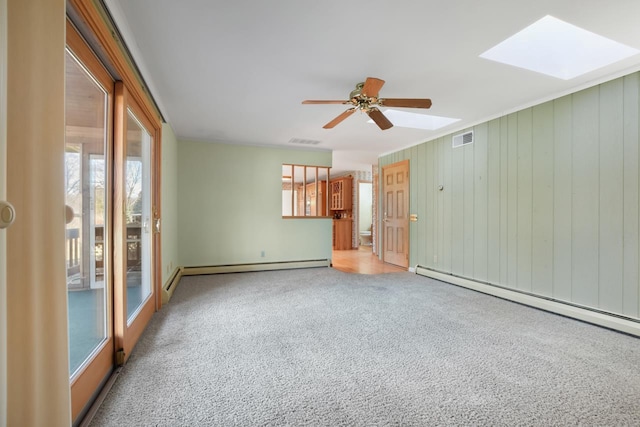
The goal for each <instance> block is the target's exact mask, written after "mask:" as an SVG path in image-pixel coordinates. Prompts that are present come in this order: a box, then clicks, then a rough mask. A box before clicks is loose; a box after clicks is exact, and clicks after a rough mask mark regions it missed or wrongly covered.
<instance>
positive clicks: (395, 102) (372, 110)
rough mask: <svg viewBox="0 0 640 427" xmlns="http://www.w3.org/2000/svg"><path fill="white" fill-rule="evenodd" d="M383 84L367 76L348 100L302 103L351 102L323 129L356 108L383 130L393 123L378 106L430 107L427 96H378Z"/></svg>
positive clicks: (330, 126)
mask: <svg viewBox="0 0 640 427" xmlns="http://www.w3.org/2000/svg"><path fill="white" fill-rule="evenodd" d="M383 85H384V80H381V79H377V78H375V77H367V80H366V81H364V82H361V83H358V84H357V85H356V88H355V89H354V90H352V91H351V93H350V94H349V100H347V101H337V100H306V101H302V103H303V104H347V105H348V104H352V105H353V107H351V108H349V109H347V110H346V111H344V112H343V113H342V114H340V115H339V116H338V117H336V118H335V119H333V120H331V121H330V122H329V123H327V124H326V125H324V126H323V128H324V129H331V128H333V127H335V126H336V125H337V124H339V123H340V122H342V121H343V120H344V119H346V118H347V117H349V116H350V115H351V114H353V113H354V112H355V111H356V110H360V111H364V112H365V113H367V114H368V115H369V117H370V118H371V120H373V121H374V122H375V123H376V124H377V125H378V127H379V128H380V129H382V130H385V129H389V128H391V127H393V123H391V122H390V121H389V119H387V118H386V117H385V115H384V114H383V113H382V111H380V109H379V108H378V107H400V108H430V107H431V100H430V99H427V98H422V99H421V98H411V99H408V98H378V92H380V89H381V88H382V86H383Z"/></svg>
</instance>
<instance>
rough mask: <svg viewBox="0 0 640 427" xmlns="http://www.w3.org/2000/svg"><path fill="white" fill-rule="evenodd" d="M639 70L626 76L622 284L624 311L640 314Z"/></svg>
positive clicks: (634, 315)
mask: <svg viewBox="0 0 640 427" xmlns="http://www.w3.org/2000/svg"><path fill="white" fill-rule="evenodd" d="M639 94H640V73H635V74H632V75H630V76H627V77H625V78H624V100H623V105H624V119H623V120H624V122H623V127H624V130H623V132H624V135H623V136H624V147H623V149H624V160H623V162H624V167H623V169H624V176H623V179H624V191H623V192H624V196H623V197H624V213H623V215H624V260H623V264H624V267H623V286H622V288H623V289H622V301H623V304H622V314H625V315H627V316H633V317H640V301H639V298H640V295H639V292H638V290H639V289H640V286H638V283H639V280H640V276H639V274H638V261H639V260H638V257H639V252H638V249H639V248H638V245H639V244H640V241H639V239H638V231H639V228H638V219H639V218H640V210H639V208H638V193H639V191H640V187H639V184H638V179H639V178H640V176H639V174H638V164H640V159H639V158H638V156H639V155H640V152H639V150H638V144H639V143H640V141H639V138H638V137H639V127H640V96H639Z"/></svg>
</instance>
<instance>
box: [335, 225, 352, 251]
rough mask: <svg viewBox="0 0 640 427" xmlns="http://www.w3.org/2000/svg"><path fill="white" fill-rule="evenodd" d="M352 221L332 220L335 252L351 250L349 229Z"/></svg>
mask: <svg viewBox="0 0 640 427" xmlns="http://www.w3.org/2000/svg"><path fill="white" fill-rule="evenodd" d="M352 227H353V220H351V219H334V220H333V249H335V250H337V251H341V250H345V249H351V247H352V245H351V229H352Z"/></svg>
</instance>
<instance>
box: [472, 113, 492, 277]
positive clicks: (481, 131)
mask: <svg viewBox="0 0 640 427" xmlns="http://www.w3.org/2000/svg"><path fill="white" fill-rule="evenodd" d="M488 137H489V125H488V124H487V123H483V124H480V125H478V126H476V127H475V130H474V142H473V145H474V148H473V153H474V156H473V169H474V198H473V220H474V223H473V277H474V279H477V280H481V281H483V282H486V281H487V263H488V260H487V226H488V222H487V145H488V141H487V140H488Z"/></svg>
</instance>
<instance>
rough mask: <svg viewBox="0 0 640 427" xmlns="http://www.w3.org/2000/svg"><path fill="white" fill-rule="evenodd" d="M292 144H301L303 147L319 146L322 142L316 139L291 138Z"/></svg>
mask: <svg viewBox="0 0 640 427" xmlns="http://www.w3.org/2000/svg"><path fill="white" fill-rule="evenodd" d="M289 143H290V144H301V145H318V144H320V141H316V140H315V139H300V138H291V139H290V140H289Z"/></svg>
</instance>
